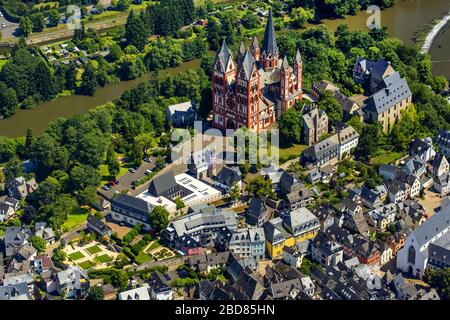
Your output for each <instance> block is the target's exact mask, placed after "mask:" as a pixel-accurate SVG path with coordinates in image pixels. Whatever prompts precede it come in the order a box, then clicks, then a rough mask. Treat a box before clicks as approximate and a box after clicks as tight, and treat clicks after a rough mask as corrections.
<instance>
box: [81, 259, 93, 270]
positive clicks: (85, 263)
mask: <svg viewBox="0 0 450 320" xmlns="http://www.w3.org/2000/svg"><path fill="white" fill-rule="evenodd" d="M78 265H79V266H80V267H81V268H82V269H90V268H92V267H93V266H95V264H94V263H93V262H91V261H89V260H88V261H83V262H80V263H79V264H78Z"/></svg>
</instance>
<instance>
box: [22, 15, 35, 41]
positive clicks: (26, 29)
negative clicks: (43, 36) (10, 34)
mask: <svg viewBox="0 0 450 320" xmlns="http://www.w3.org/2000/svg"><path fill="white" fill-rule="evenodd" d="M19 29H20V30H21V31H22V33H23V35H24V36H25V37H28V36H29V35H30V34H31V32H32V31H33V23H32V22H31V20H30V18H28V17H21V18H20V22H19Z"/></svg>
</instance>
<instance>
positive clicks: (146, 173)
mask: <svg viewBox="0 0 450 320" xmlns="http://www.w3.org/2000/svg"><path fill="white" fill-rule="evenodd" d="M152 172H153V171H152V170H150V169H147V170H145V175H146V176H148V175H149V174H150V173H152Z"/></svg>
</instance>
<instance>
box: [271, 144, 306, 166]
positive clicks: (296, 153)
mask: <svg viewBox="0 0 450 320" xmlns="http://www.w3.org/2000/svg"><path fill="white" fill-rule="evenodd" d="M273 148H274V149H275V152H277V151H278V153H279V159H280V163H284V162H286V161H289V160H292V159H295V158H298V157H300V153H302V152H303V150H305V149H306V148H308V146H307V145H304V144H294V145H293V146H291V147H288V148H286V147H280V148H277V147H273ZM270 149H271V148H269V150H270Z"/></svg>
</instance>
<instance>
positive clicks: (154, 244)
mask: <svg viewBox="0 0 450 320" xmlns="http://www.w3.org/2000/svg"><path fill="white" fill-rule="evenodd" d="M159 246H161V244H160V243H159V242H158V241H155V242H153V243H152V244H151V245H150V247H148V250H147V251H152V250H155V249H156V248H158V247H159Z"/></svg>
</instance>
